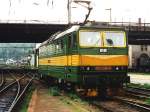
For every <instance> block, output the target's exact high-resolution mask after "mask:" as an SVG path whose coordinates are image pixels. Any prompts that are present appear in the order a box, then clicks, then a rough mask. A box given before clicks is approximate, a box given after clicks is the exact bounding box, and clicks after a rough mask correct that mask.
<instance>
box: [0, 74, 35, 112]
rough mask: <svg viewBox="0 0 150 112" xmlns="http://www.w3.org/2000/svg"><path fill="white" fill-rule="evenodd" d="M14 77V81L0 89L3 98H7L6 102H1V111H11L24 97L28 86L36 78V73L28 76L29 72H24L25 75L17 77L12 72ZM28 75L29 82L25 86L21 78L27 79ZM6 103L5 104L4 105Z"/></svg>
mask: <svg viewBox="0 0 150 112" xmlns="http://www.w3.org/2000/svg"><path fill="white" fill-rule="evenodd" d="M10 75H11V76H12V78H13V79H14V81H13V82H11V83H9V84H8V85H6V86H5V87H4V88H3V89H1V90H0V94H1V96H0V97H2V99H7V100H6V101H4V102H1V101H0V102H1V103H0V105H1V107H0V109H1V111H7V112H11V111H12V110H13V109H14V107H15V105H16V104H17V102H18V101H19V99H20V98H21V97H23V95H24V93H25V92H26V90H27V88H28V87H29V85H30V84H31V82H32V80H33V79H34V75H33V76H32V77H31V76H30V77H29V76H28V74H23V76H21V77H20V76H19V78H18V77H15V76H13V75H12V74H10ZM26 76H28V79H27V82H26V83H25V85H24V86H21V80H23V79H25V78H26ZM4 105H5V106H4Z"/></svg>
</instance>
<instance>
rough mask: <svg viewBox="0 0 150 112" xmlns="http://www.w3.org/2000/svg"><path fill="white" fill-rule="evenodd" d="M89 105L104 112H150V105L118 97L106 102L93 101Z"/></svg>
mask: <svg viewBox="0 0 150 112" xmlns="http://www.w3.org/2000/svg"><path fill="white" fill-rule="evenodd" d="M89 104H90V105H92V106H95V107H96V108H99V109H100V110H103V111H104V112H150V105H147V104H143V103H139V102H136V101H132V100H129V99H126V98H123V97H118V96H116V97H113V98H110V99H107V100H106V101H92V102H90V103H89Z"/></svg>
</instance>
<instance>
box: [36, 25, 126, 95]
mask: <svg viewBox="0 0 150 112" xmlns="http://www.w3.org/2000/svg"><path fill="white" fill-rule="evenodd" d="M38 63H39V64H38V67H39V73H40V74H42V76H43V77H46V79H47V80H49V82H53V81H54V80H55V81H54V82H58V83H59V84H62V85H63V86H64V85H66V86H67V85H68V86H69V85H71V87H73V88H75V89H76V91H78V92H79V93H81V94H82V95H84V96H97V95H101V94H104V93H105V94H106V93H109V92H110V91H111V90H112V88H115V89H116V88H122V86H123V84H124V83H128V82H129V77H128V76H127V66H128V44H127V36H126V32H125V31H124V30H122V29H120V28H99V27H92V26H72V27H71V28H69V29H67V30H65V31H64V32H59V33H57V34H55V35H53V36H51V37H50V38H49V39H48V40H47V41H45V42H43V43H42V44H41V46H40V47H39V62H38Z"/></svg>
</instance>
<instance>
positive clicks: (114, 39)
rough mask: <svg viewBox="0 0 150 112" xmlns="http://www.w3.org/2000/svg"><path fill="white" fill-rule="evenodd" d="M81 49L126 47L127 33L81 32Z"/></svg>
mask: <svg viewBox="0 0 150 112" xmlns="http://www.w3.org/2000/svg"><path fill="white" fill-rule="evenodd" d="M79 43H80V46H81V47H125V46H126V39H125V33H124V32H122V31H116V32H115V31H80V32H79Z"/></svg>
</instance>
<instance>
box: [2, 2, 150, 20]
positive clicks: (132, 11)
mask: <svg viewBox="0 0 150 112" xmlns="http://www.w3.org/2000/svg"><path fill="white" fill-rule="evenodd" d="M91 1H92V3H91V6H92V7H93V10H92V12H91V15H90V18H89V19H90V20H95V21H110V19H109V16H110V11H109V10H106V9H108V8H111V9H112V21H126V22H129V21H130V22H132V21H138V18H142V22H150V6H149V5H150V0H91ZM72 7H76V8H72V21H83V20H84V17H85V15H86V13H87V10H86V9H85V8H83V7H81V6H79V5H76V4H74V3H72ZM0 20H43V21H53V22H67V0H0Z"/></svg>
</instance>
